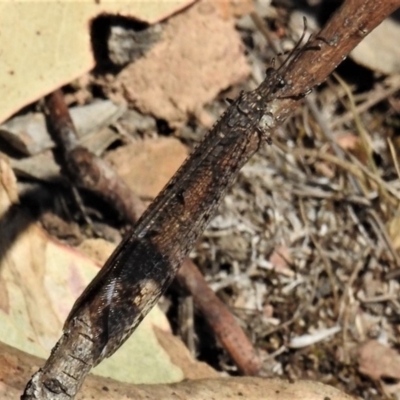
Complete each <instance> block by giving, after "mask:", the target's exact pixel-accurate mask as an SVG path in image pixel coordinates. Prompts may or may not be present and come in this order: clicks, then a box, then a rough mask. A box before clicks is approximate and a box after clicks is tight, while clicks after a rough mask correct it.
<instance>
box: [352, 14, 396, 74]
mask: <svg viewBox="0 0 400 400" xmlns="http://www.w3.org/2000/svg"><path fill="white" fill-rule="evenodd" d="M397 15H399V12H397ZM399 36H400V25H399V23H398V19H397V20H396V19H395V18H387V19H385V20H384V21H383V22H382V23H381V24H380V25H378V26H377V27H376V28H375V29H374V30H373V31H372V32H371V33H369V34H368V36H367V37H366V38H365V39H364V40H362V41H361V42H360V44H359V45H358V46H357V47H356V48H355V49H354V50H353V51H352V52H351V53H350V56H351V58H353V59H354V61H356V62H357V63H358V64H361V65H363V66H364V67H367V68H369V69H371V70H373V71H376V72H380V73H384V74H396V73H399V72H400V47H399V45H398V41H399Z"/></svg>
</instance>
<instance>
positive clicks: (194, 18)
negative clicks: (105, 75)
mask: <svg viewBox="0 0 400 400" xmlns="http://www.w3.org/2000/svg"><path fill="white" fill-rule="evenodd" d="M210 27H212V29H210ZM227 66H229V68H227ZM171 71H179V74H171ZM249 72H250V68H249V66H248V64H247V61H246V58H245V56H244V48H243V45H242V42H241V40H240V37H239V34H238V32H237V31H236V30H235V28H234V24H233V21H232V20H228V21H226V20H224V19H223V18H222V17H221V15H220V12H219V11H218V9H217V8H216V6H215V4H213V3H212V2H211V1H201V2H199V3H197V4H195V5H194V6H192V7H191V8H190V9H188V10H187V11H186V12H185V13H184V14H183V13H182V14H180V15H177V16H175V17H174V18H171V19H170V20H169V21H168V23H167V24H166V26H165V29H164V32H163V35H162V39H161V40H160V41H159V42H158V43H157V44H155V45H154V46H153V48H152V49H151V50H149V52H148V53H146V55H145V56H143V57H142V58H141V59H139V60H137V61H136V62H135V63H132V64H130V65H129V66H128V67H126V68H125V69H124V70H123V71H122V72H121V73H120V74H119V75H118V76H117V78H116V81H115V82H114V83H113V84H112V87H108V88H107V87H106V88H105V90H108V91H109V96H110V97H112V96H115V94H116V93H123V96H124V98H125V99H127V100H128V101H129V103H130V104H131V105H132V106H134V107H135V108H138V109H139V110H140V111H141V112H142V113H144V114H152V115H154V116H156V117H158V118H160V119H164V120H166V121H168V122H169V123H170V125H171V126H179V125H180V124H181V123H182V121H186V120H187V118H188V117H190V116H193V115H197V114H199V113H201V109H202V106H204V104H206V103H208V102H210V101H211V100H213V99H215V97H216V96H217V95H218V93H219V92H221V90H223V89H226V88H227V87H228V86H230V85H233V84H235V83H238V82H240V81H242V80H244V79H245V78H246V77H247V76H248V74H249ZM118 96H120V95H118Z"/></svg>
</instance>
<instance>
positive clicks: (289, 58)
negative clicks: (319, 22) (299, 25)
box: [276, 16, 307, 73]
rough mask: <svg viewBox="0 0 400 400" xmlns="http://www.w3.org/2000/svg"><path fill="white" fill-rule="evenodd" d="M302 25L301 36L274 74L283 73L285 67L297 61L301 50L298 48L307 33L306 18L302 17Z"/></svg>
mask: <svg viewBox="0 0 400 400" xmlns="http://www.w3.org/2000/svg"><path fill="white" fill-rule="evenodd" d="M303 24H304V27H303V33H302V34H301V37H300V39H299V40H298V41H297V43H296V45H295V46H294V47H293V49H292V51H291V52H290V53H289V55H288V56H287V57H286V59H285V60H284V61H283V63H282V64H281V65H280V66H279V67H278V69H277V70H276V72H278V73H280V72H281V71H283V68H284V67H285V66H289V65H290V64H291V63H292V62H293V61H295V60H297V58H298V57H299V55H300V54H301V50H302V49H301V48H300V46H301V44H302V42H303V40H304V38H305V36H306V33H307V18H306V17H304V16H303ZM304 50H305V49H304Z"/></svg>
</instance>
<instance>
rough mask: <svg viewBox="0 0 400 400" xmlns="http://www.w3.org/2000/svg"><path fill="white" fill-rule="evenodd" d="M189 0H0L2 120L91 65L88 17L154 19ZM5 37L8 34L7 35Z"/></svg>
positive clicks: (0, 107)
mask: <svg viewBox="0 0 400 400" xmlns="http://www.w3.org/2000/svg"><path fill="white" fill-rule="evenodd" d="M192 2H193V0H158V1H156V2H154V1H142V0H132V1H129V2H118V1H107V0H102V1H90V0H81V1H80V2H79V3H76V2H71V1H67V0H64V1H58V2H40V1H36V2H15V1H9V2H2V3H0V36H1V37H2V38H3V40H1V41H0V54H1V59H2V63H3V64H2V66H3V67H2V68H1V73H0V89H1V92H2V93H7V96H1V99H0V110H1V111H0V122H2V121H4V120H5V119H6V118H8V117H9V116H10V115H11V114H13V113H14V112H16V111H17V110H19V109H20V108H21V107H23V106H24V105H26V104H28V103H30V102H32V101H34V100H36V99H38V98H40V97H42V96H44V95H45V94H47V93H49V92H51V91H52V90H54V89H56V88H58V87H60V86H62V85H64V84H66V83H68V82H71V81H72V80H73V79H75V78H77V77H79V76H80V75H82V74H83V73H85V72H87V71H89V70H90V69H92V68H93V66H94V59H93V52H92V50H91V43H90V25H91V21H92V20H93V19H94V18H96V17H97V16H98V15H100V14H118V15H121V16H126V17H131V18H135V19H137V20H140V21H145V22H148V23H154V22H157V21H159V20H161V19H163V18H166V17H167V16H169V15H171V14H172V13H175V12H176V11H178V10H180V9H181V8H183V7H185V6H187V5H188V4H191V3H192ZM5 38H7V40H5Z"/></svg>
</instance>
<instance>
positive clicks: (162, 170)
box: [105, 137, 188, 198]
mask: <svg viewBox="0 0 400 400" xmlns="http://www.w3.org/2000/svg"><path fill="white" fill-rule="evenodd" d="M187 154H188V151H187V148H186V146H185V145H183V144H182V143H181V142H180V141H179V140H177V139H174V138H171V137H160V138H157V139H146V140H142V141H137V142H134V143H131V144H129V145H127V146H123V147H119V148H118V149H116V150H113V151H111V152H109V153H108V154H107V155H106V157H105V159H106V161H108V162H109V163H110V164H111V165H112V167H113V168H114V169H115V171H117V173H118V175H119V176H120V177H121V178H122V179H123V180H124V181H125V183H126V184H127V185H128V186H129V188H130V189H131V190H132V191H133V192H134V193H136V194H137V195H138V196H141V197H144V198H149V197H150V198H152V197H155V196H157V194H158V193H159V192H160V191H161V189H162V188H163V187H164V185H165V184H166V183H167V182H168V181H169V179H170V178H171V177H172V175H173V174H174V173H175V172H176V170H177V169H178V168H179V167H180V166H181V164H182V163H183V161H184V160H185V158H186V156H187Z"/></svg>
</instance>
